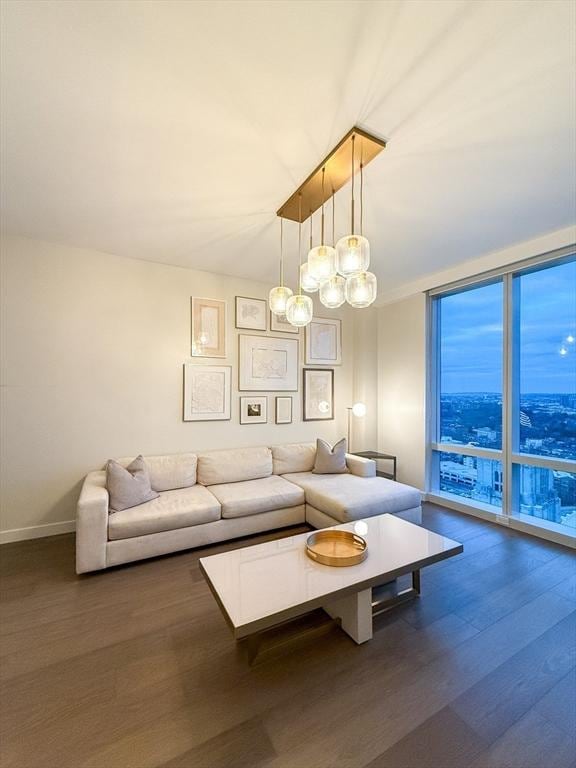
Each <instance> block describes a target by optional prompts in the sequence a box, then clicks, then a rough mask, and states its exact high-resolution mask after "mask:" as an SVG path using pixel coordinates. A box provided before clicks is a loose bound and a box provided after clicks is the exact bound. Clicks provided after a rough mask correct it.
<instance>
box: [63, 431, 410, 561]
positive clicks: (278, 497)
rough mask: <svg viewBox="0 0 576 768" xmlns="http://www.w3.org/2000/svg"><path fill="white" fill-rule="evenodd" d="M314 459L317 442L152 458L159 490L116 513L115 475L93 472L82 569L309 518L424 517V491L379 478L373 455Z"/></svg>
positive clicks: (82, 513)
mask: <svg viewBox="0 0 576 768" xmlns="http://www.w3.org/2000/svg"><path fill="white" fill-rule="evenodd" d="M315 458H316V445H315V444H314V443H295V444H291V445H276V446H271V447H267V446H261V447H253V448H233V449H227V450H219V451H209V452H205V453H199V454H194V453H184V454H173V455H167V456H146V457H145V460H146V464H147V466H148V469H149V472H150V480H151V484H152V488H153V489H154V490H155V491H157V492H158V493H159V494H160V495H159V497H158V498H156V499H154V500H153V501H148V502H146V503H144V504H140V505H139V506H137V507H132V508H130V509H125V510H123V511H121V512H113V513H110V512H109V508H108V507H109V503H108V502H109V499H108V491H107V490H106V472H105V471H104V470H101V471H98V472H90V474H89V475H88V476H87V477H86V480H85V481H84V485H83V487H82V491H81V494H80V499H79V501H78V509H77V516H76V570H77V572H78V573H86V572H88V571H98V570H102V569H104V568H109V567H110V566H113V565H120V564H121V563H128V562H131V561H134V560H141V559H143V558H147V557H153V556H155V555H163V554H166V553H168V552H177V551H178V550H183V549H189V548H191V547H201V546H205V545H207V544H213V543H215V542H218V541H224V540H226V539H234V538H237V537H239V536H247V535H249V534H255V533H260V532H262V531H268V530H274V529H275V528H282V527H285V526H290V525H297V524H299V523H304V522H307V523H309V524H310V525H312V526H313V527H315V528H324V527H327V526H330V525H337V524H338V523H342V522H347V521H348V520H357V519H359V518H362V517H369V516H370V515H377V514H382V513H384V512H391V513H393V514H396V515H398V516H400V517H403V518H405V519H407V520H411V521H412V522H416V523H419V522H420V521H421V508H420V501H421V495H420V491H418V490H417V489H416V488H411V487H410V486H407V485H403V484H401V483H395V482H393V481H391V480H386V479H384V478H381V477H376V465H375V463H374V462H373V461H370V460H369V459H363V458H360V457H358V456H353V455H350V454H348V455H347V456H346V464H347V467H348V472H347V473H345V474H334V475H316V474H314V473H313V472H312V469H313V467H314V461H315ZM119 461H120V463H121V464H123V465H124V466H128V464H129V463H130V462H131V461H132V458H126V459H119Z"/></svg>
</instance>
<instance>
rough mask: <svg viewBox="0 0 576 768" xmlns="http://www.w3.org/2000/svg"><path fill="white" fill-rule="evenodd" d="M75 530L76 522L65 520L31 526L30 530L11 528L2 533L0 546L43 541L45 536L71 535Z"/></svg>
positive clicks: (0, 533)
mask: <svg viewBox="0 0 576 768" xmlns="http://www.w3.org/2000/svg"><path fill="white" fill-rule="evenodd" d="M75 529H76V521H75V520H64V522H62V523H45V524H44V525H31V526H29V527H28V528H11V529H10V530H8V531H0V544H8V543H9V542H11V541H25V540H26V539H41V538H43V537H44V536H58V534H60V533H71V532H72V531H74V530H75Z"/></svg>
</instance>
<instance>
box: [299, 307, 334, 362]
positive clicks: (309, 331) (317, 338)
mask: <svg viewBox="0 0 576 768" xmlns="http://www.w3.org/2000/svg"><path fill="white" fill-rule="evenodd" d="M305 341H306V359H305V362H306V365H342V320H338V319H336V318H334V319H332V318H324V317H313V318H312V322H311V323H310V325H308V326H306V340H305Z"/></svg>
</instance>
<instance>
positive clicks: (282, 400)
mask: <svg viewBox="0 0 576 768" xmlns="http://www.w3.org/2000/svg"><path fill="white" fill-rule="evenodd" d="M276 424H292V398H291V397H277V398H276Z"/></svg>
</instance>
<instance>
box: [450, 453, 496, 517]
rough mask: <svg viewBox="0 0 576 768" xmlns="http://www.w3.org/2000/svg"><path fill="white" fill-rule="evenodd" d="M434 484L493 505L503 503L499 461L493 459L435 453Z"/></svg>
mask: <svg viewBox="0 0 576 768" xmlns="http://www.w3.org/2000/svg"><path fill="white" fill-rule="evenodd" d="M437 456H438V459H439V460H438V461H437V462H436V466H437V467H438V477H437V487H438V488H439V490H440V491H444V492H445V493H452V494H455V495H456V496H463V497H464V498H466V499H472V500H474V501H480V502H482V503H483V504H490V505H491V506H493V507H501V506H502V463H501V462H500V461H496V460H494V459H481V458H476V457H475V456H462V455H461V454H458V453H438V454H437Z"/></svg>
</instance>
